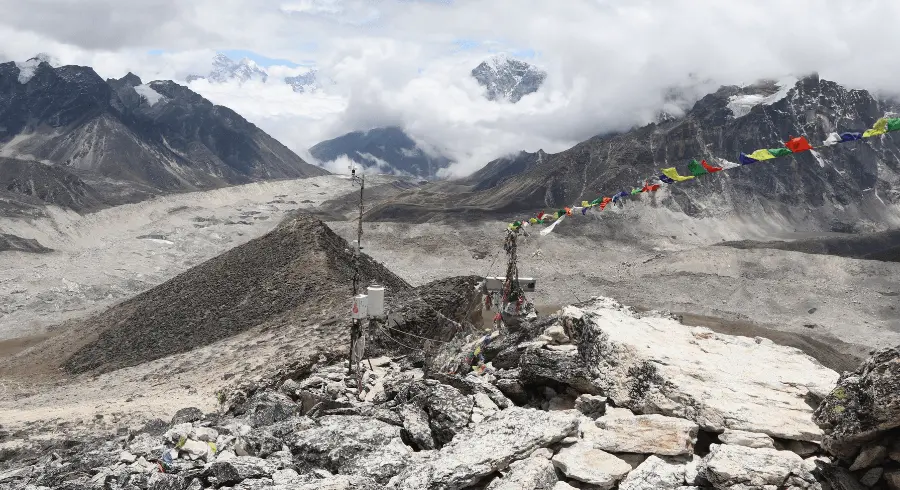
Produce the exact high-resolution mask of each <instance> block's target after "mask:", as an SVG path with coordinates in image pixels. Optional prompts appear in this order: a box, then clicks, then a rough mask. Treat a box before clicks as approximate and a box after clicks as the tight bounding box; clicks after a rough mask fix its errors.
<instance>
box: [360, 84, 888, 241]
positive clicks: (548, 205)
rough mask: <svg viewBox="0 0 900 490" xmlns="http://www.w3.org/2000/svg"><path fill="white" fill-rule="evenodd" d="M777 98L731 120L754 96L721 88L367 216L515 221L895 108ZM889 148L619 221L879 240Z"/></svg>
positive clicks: (779, 164) (721, 176)
mask: <svg viewBox="0 0 900 490" xmlns="http://www.w3.org/2000/svg"><path fill="white" fill-rule="evenodd" d="M767 90H769V89H767ZM769 93H770V94H771V92H769ZM782 93H783V98H777V97H771V95H770V96H766V97H769V98H768V99H767V98H766V97H760V101H759V102H760V103H758V104H756V105H752V106H750V107H749V109H748V108H747V104H744V105H741V106H740V107H741V109H739V110H738V114H735V113H734V111H733V110H734V109H735V107H736V106H735V101H736V99H735V97H743V98H740V99H738V101H743V102H746V101H747V96H748V95H753V94H754V92H753V91H752V90H750V89H749V88H747V87H743V88H742V87H722V88H721V89H720V90H718V91H717V92H716V93H713V94H709V95H707V96H706V97H704V98H702V99H701V100H699V101H698V102H697V103H696V104H695V105H694V106H693V108H692V109H691V110H690V111H688V113H687V114H686V115H685V116H684V117H683V118H680V119H676V120H670V121H667V122H664V123H661V124H650V125H648V126H644V127H641V128H635V129H633V130H631V131H627V132H624V133H620V134H611V135H600V136H596V137H594V138H591V139H589V140H587V141H585V142H582V143H580V144H578V145H576V146H574V147H573V148H571V149H569V150H566V151H564V152H561V153H557V154H553V155H551V154H547V153H545V152H543V151H538V152H536V153H527V152H522V153H520V154H519V155H518V156H515V157H512V158H503V159H499V160H496V161H493V162H490V163H489V164H488V165H487V166H485V167H484V168H483V169H481V170H480V171H478V172H476V173H475V174H473V175H472V176H470V177H469V178H468V179H464V180H463V181H461V182H455V183H453V184H432V185H431V186H425V187H422V188H420V189H416V190H412V191H409V192H407V193H404V194H401V195H399V196H397V197H396V198H395V199H394V200H392V201H388V202H386V203H383V204H381V205H379V206H377V207H376V208H374V209H372V211H371V212H370V213H369V217H370V218H371V219H378V220H392V219H400V220H414V221H422V220H428V219H432V218H446V217H448V216H449V217H452V216H477V215H489V214H492V215H497V214H504V215H508V216H509V217H510V218H512V219H518V218H523V217H527V216H528V214H531V213H535V212H537V211H539V210H541V209H551V210H552V209H558V208H562V207H564V206H569V205H573V204H577V203H580V202H581V201H582V200H585V199H588V200H592V199H595V198H596V197H598V196H603V195H610V196H611V195H613V194H615V193H617V192H619V191H621V190H625V191H626V192H627V191H630V190H631V189H632V188H634V187H640V186H642V185H643V179H646V178H648V177H653V176H655V175H658V174H659V173H660V172H659V169H660V168H662V167H669V166H675V167H676V168H678V169H679V170H680V172H681V173H682V174H685V173H687V169H686V166H687V163H688V162H689V161H690V160H691V159H693V158H697V159H706V160H708V161H709V162H710V163H713V164H721V165H724V166H727V167H734V166H736V164H734V163H733V162H735V161H737V155H738V153H740V152H742V151H743V152H748V151H753V150H755V149H758V148H777V147H779V146H781V142H783V141H786V140H787V139H788V138H789V136H791V135H805V136H806V137H807V138H808V139H809V140H810V141H811V142H814V143H818V142H821V141H823V140H824V139H825V137H826V136H827V134H828V133H830V132H832V131H863V130H865V129H867V128H869V127H871V125H872V124H873V123H874V122H875V120H877V119H878V118H880V117H882V116H883V115H884V114H885V113H889V112H890V111H893V110H895V109H896V106H895V105H894V104H893V103H889V102H885V101H880V100H877V99H876V98H874V97H873V96H872V95H871V94H869V93H868V92H866V91H863V90H848V89H845V88H844V87H841V86H840V85H838V84H836V83H834V82H829V81H827V80H822V79H820V78H819V77H818V76H810V77H806V78H803V79H801V80H799V81H797V82H796V84H795V85H793V86H792V87H790V89H789V90H784V91H783V92H782ZM763 99H765V100H763ZM898 144H900V140H897V135H896V134H888V135H885V136H882V137H879V138H873V139H870V140H866V141H865V142H857V143H854V144H846V145H838V146H836V147H831V148H827V149H823V150H821V151H814V152H806V153H800V154H795V155H792V156H791V157H789V158H782V159H779V160H773V161H771V162H761V163H758V164H753V165H748V166H743V167H740V168H732V169H730V170H728V171H727V172H720V173H718V174H716V175H715V176H705V177H701V178H698V179H694V180H692V181H690V182H684V183H680V184H678V185H674V186H669V187H664V188H663V189H662V190H661V191H660V192H658V193H655V194H649V195H642V196H639V197H638V198H636V199H629V200H626V202H625V204H624V206H625V207H624V211H622V213H626V214H628V213H630V214H629V216H630V217H631V218H634V217H635V215H638V214H646V213H648V211H649V210H653V209H665V210H669V211H672V212H676V213H683V214H686V215H688V216H692V217H708V218H725V217H729V216H749V215H756V216H768V217H770V218H771V220H773V221H775V220H777V221H780V222H783V223H785V224H786V225H787V226H796V227H798V228H802V227H804V226H806V227H815V228H818V229H825V230H829V229H832V228H833V229H835V230H840V231H845V230H847V229H858V230H866V229H872V230H873V231H874V230H878V229H883V227H884V226H886V225H890V224H891V223H894V224H896V223H900V218H898V216H897V212H896V207H897V204H900V179H898V175H900V161H898V159H897V158H896V155H897V154H898V150H900V148H898ZM629 209H631V210H634V211H633V212H632V211H629ZM523 213H524V216H523ZM615 214H617V213H607V214H605V215H604V216H609V215H615ZM620 214H621V213H620Z"/></svg>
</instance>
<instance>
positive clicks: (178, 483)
mask: <svg viewBox="0 0 900 490" xmlns="http://www.w3.org/2000/svg"><path fill="white" fill-rule="evenodd" d="M187 486H188V482H187V480H185V479H184V477H181V476H178V475H169V474H166V473H153V474H151V475H150V478H149V479H148V480H147V490H185V489H186V488H187Z"/></svg>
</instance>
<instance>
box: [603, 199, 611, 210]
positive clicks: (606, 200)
mask: <svg viewBox="0 0 900 490" xmlns="http://www.w3.org/2000/svg"><path fill="white" fill-rule="evenodd" d="M610 201H612V198H611V197H604V198H603V201H601V202H600V211H603V209H604V208H606V205H607V204H609V203H610Z"/></svg>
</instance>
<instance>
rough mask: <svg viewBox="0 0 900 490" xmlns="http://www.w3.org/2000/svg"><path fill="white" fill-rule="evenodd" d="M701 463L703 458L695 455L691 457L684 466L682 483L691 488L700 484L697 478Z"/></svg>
mask: <svg viewBox="0 0 900 490" xmlns="http://www.w3.org/2000/svg"><path fill="white" fill-rule="evenodd" d="M701 461H703V458H701V457H700V456H697V455H696V454H695V455H693V456H692V459H691V461H690V462H689V463H687V464H686V465H684V483H685V484H686V485H690V486H693V485H699V484H700V481H698V479H697V477H698V476H699V475H700V462H701Z"/></svg>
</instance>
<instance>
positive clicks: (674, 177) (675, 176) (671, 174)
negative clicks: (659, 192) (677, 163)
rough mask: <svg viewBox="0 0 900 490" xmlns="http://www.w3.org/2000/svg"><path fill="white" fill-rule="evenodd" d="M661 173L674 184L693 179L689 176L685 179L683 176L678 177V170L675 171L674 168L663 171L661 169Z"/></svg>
mask: <svg viewBox="0 0 900 490" xmlns="http://www.w3.org/2000/svg"><path fill="white" fill-rule="evenodd" d="M662 173H663V174H664V175H665V176H666V177H668V178H670V179H672V180H674V181H676V182H684V181H685V180H691V179H693V178H694V176H693V175H690V176H687V177H685V176H684V175H678V170H675V167H670V168H664V169H662Z"/></svg>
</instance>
